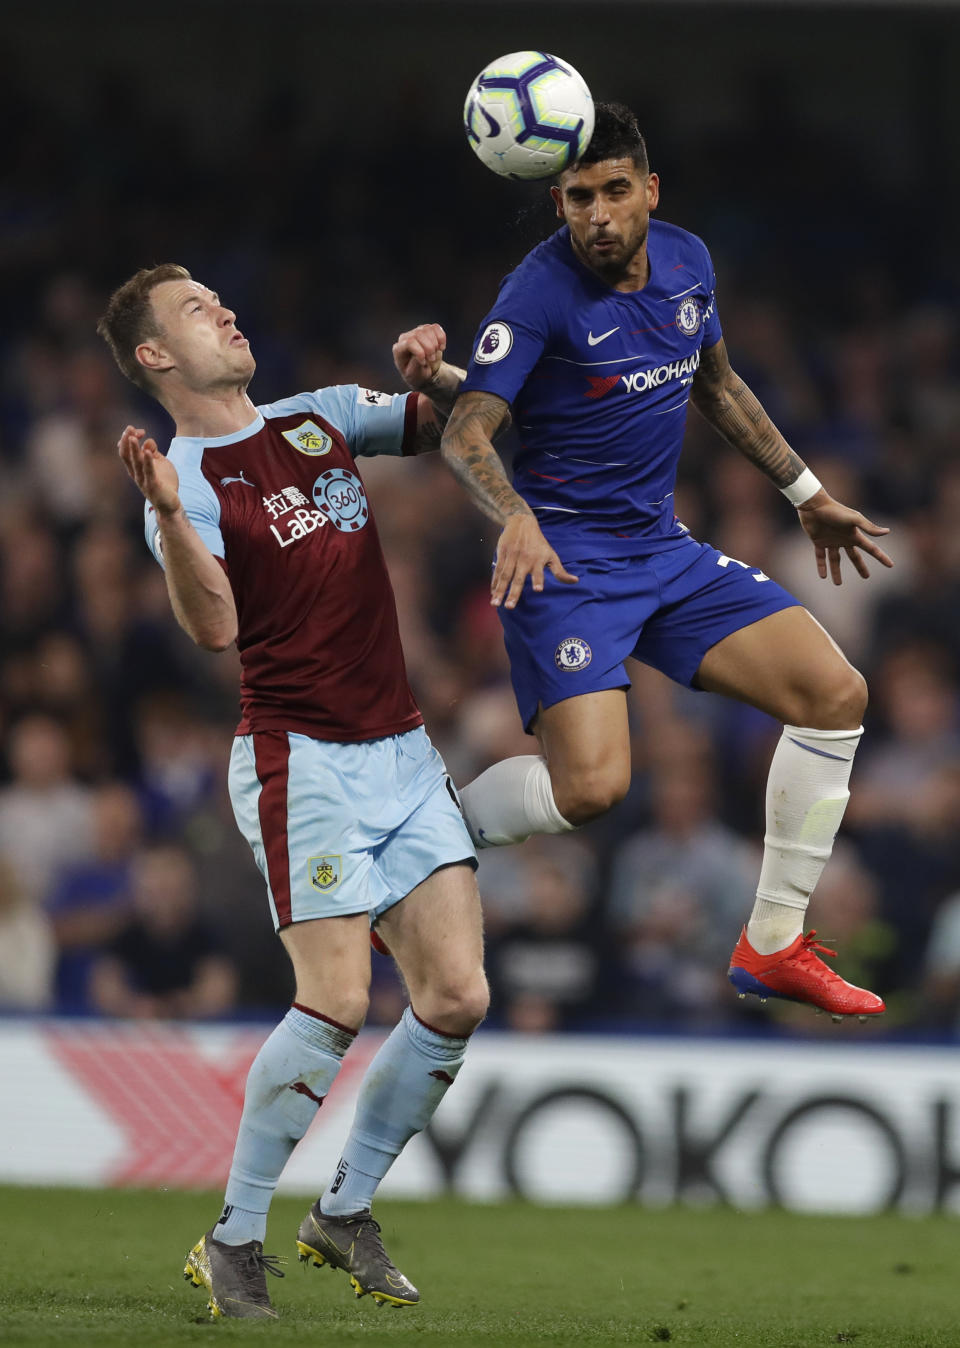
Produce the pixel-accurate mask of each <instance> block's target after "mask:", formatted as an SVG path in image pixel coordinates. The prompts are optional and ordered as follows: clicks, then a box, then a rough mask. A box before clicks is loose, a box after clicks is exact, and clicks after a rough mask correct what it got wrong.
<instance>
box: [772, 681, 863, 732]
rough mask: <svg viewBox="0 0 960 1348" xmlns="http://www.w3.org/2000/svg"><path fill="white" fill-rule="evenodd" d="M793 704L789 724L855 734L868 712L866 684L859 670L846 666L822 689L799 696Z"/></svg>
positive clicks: (798, 694) (797, 695)
mask: <svg viewBox="0 0 960 1348" xmlns="http://www.w3.org/2000/svg"><path fill="white" fill-rule="evenodd" d="M793 702H794V706H793V708H792V710H791V715H790V717H789V720H788V724H791V725H799V726H808V727H809V728H810V729H811V730H856V728H857V727H858V726H859V725H861V724H862V723H863V717H864V713H865V712H866V710H867V683H866V680H865V679H864V677H863V675H862V674H861V673H860V672H859V671H858V670H856V669H854V668H853V666H852V665H846V666H845V667H844V668H842V669H841V670H840V671H838V672H837V673H836V674H835V675H834V677H833V678H831V679H830V681H829V682H828V683H826V684H825V685H824V686H823V687H821V688H818V689H816V690H811V691H809V692H803V693H800V692H798V693H797V694H796V695H795V697H794V699H793ZM793 713H796V714H795V715H794V714H793ZM798 718H800V719H798Z"/></svg>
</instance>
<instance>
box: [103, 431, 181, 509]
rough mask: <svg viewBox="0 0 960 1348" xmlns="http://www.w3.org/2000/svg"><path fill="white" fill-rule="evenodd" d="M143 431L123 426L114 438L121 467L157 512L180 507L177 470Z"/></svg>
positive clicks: (154, 441)
mask: <svg viewBox="0 0 960 1348" xmlns="http://www.w3.org/2000/svg"><path fill="white" fill-rule="evenodd" d="M145 435H146V431H144V430H138V429H137V428H136V427H134V426H127V427H126V429H125V430H124V432H123V434H122V435H121V437H120V439H119V441H118V442H117V449H118V450H119V451H120V457H121V459H123V463H124V467H125V468H126V470H127V472H128V473H129V474H130V476H131V477H132V478H133V480H134V482H135V483H136V484H137V486H138V487H139V488H140V490H141V491H142V492H143V494H144V496H145V497H146V498H147V500H148V501H149V502H150V504H151V505H152V506H153V508H154V510H155V511H156V512H157V514H158V515H172V514H173V513H174V512H175V511H177V510H179V509H180V495H179V489H180V478H179V477H178V476H177V470H176V468H175V467H174V466H173V464H172V463H171V462H170V460H169V459H168V458H166V457H165V456H164V455H163V454H161V453H160V451H159V449H157V442H156V440H146V439H144V436H145Z"/></svg>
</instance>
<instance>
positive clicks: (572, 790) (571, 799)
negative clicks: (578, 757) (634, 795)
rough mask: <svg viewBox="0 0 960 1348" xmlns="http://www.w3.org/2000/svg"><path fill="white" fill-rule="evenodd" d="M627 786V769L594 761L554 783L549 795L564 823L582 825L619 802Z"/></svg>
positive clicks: (628, 775) (628, 785)
mask: <svg viewBox="0 0 960 1348" xmlns="http://www.w3.org/2000/svg"><path fill="white" fill-rule="evenodd" d="M629 789H630V771H629V768H623V767H620V766H618V765H616V764H614V765H607V764H597V765H596V766H595V767H591V768H589V769H587V770H586V771H582V772H577V773H576V774H567V775H566V776H565V777H564V778H562V779H561V780H560V781H559V782H554V783H553V798H554V800H555V801H556V804H557V809H558V810H559V811H560V813H561V814H562V815H563V817H564V819H566V821H567V823H568V824H586V823H589V821H590V820H591V819H596V818H598V816H599V815H601V814H606V812H607V810H610V809H612V808H613V806H614V805H617V804H619V803H620V801H621V800H623V798H624V796H625V795H626V794H627V792H628V790H629Z"/></svg>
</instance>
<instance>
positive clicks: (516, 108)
mask: <svg viewBox="0 0 960 1348" xmlns="http://www.w3.org/2000/svg"><path fill="white" fill-rule="evenodd" d="M463 125H464V129H465V130H466V133H467V140H468V141H469V142H470V145H471V146H472V147H473V150H474V153H475V154H476V156H477V158H478V159H479V160H480V162H481V163H483V164H486V166H487V168H489V169H493V171H494V173H499V174H501V175H502V176H503V177H505V178H550V177H552V176H553V175H554V174H556V173H561V172H562V171H563V170H564V169H565V168H566V167H567V165H568V164H573V163H575V162H576V161H577V160H578V159H579V158H580V156H581V155H582V154H583V152H584V150H586V148H587V146H588V145H589V143H590V137H591V136H592V135H593V98H592V96H591V94H590V90H589V89H588V88H587V86H586V83H585V81H584V79H583V76H582V75H580V74H579V73H578V72H577V71H576V70H574V68H573V66H572V65H569V64H568V63H567V62H566V61H559V60H558V59H557V58H556V57H555V56H550V55H549V54H548V53H547V52H545V51H515V52H511V53H510V54H509V55H508V56H501V57H500V59H499V60H498V61H493V62H491V64H490V65H488V66H486V67H485V69H483V70H481V72H480V74H479V75H478V76H477V78H476V79H475V80H474V81H473V84H471V86H470V92H469V93H468V94H467V101H466V103H465V104H464V105H463Z"/></svg>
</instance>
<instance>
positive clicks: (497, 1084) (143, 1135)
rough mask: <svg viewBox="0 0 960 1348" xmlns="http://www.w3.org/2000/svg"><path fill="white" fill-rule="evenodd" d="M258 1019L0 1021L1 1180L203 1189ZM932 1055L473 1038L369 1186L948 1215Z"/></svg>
mask: <svg viewBox="0 0 960 1348" xmlns="http://www.w3.org/2000/svg"><path fill="white" fill-rule="evenodd" d="M270 1028H271V1027H269V1026H258V1027H255V1028H253V1027H233V1026H230V1027H228V1026H215V1027H214V1026H203V1027H200V1026H182V1025H166V1024H162V1025H154V1024H150V1025H139V1024H120V1023H103V1022H70V1021H36V1022H29V1021H8V1022H0V1083H2V1086H0V1182H6V1183H22V1184H80V1185H105V1186H106V1185H145V1186H169V1187H176V1188H213V1189H219V1188H221V1187H222V1185H223V1183H224V1181H225V1179H226V1174H227V1170H228V1168H229V1164H230V1155H231V1152H232V1148H233V1140H234V1135H235V1132H236V1127H237V1123H238V1121H239V1118H240V1111H241V1107H242V1101H243V1086H244V1080H245V1077H246V1073H247V1069H248V1067H249V1065H250V1063H251V1062H252V1060H253V1058H254V1056H255V1055H256V1053H257V1050H258V1049H259V1047H260V1044H261V1043H262V1042H263V1040H264V1038H265V1037H266V1035H267V1034H268V1033H269V1031H270ZM381 1041H382V1035H380V1034H377V1033H365V1034H362V1035H361V1036H359V1038H358V1040H357V1042H356V1043H355V1044H354V1046H353V1047H352V1048H351V1050H350V1052H349V1054H348V1055H347V1058H346V1060H345V1063H344V1067H343V1070H342V1071H341V1073H340V1076H339V1077H338V1079H337V1082H336V1084H335V1086H334V1089H333V1091H332V1092H331V1094H330V1096H329V1098H328V1099H327V1100H326V1101H325V1102H324V1104H323V1107H322V1108H321V1109H319V1110H318V1112H317V1118H316V1120H315V1122H314V1124H313V1125H312V1126H311V1128H310V1131H309V1132H308V1134H307V1136H306V1137H305V1138H304V1139H303V1141H302V1142H301V1143H300V1145H299V1146H298V1147H297V1149H296V1151H295V1152H294V1155H293V1157H292V1158H291V1161H290V1164H289V1165H288V1167H287V1170H286V1171H285V1173H284V1176H283V1179H282V1181H281V1188H282V1189H283V1190H285V1191H288V1192H295V1193H303V1194H310V1195H315V1194H316V1192H317V1191H318V1189H320V1188H322V1187H323V1185H324V1184H325V1183H326V1180H327V1177H328V1176H329V1174H330V1173H331V1171H332V1170H333V1168H334V1166H335V1164H336V1161H337V1158H338V1156H339V1153H340V1148H341V1145H342V1143H343V1139H344V1138H345V1136H346V1134H347V1132H348V1130H349V1127H350V1122H351V1119H352V1115H353V1108H354V1103H355V1100H356V1093H357V1089H358V1087H359V1084H360V1080H361V1078H362V1076H363V1073H364V1071H365V1070H366V1068H367V1065H368V1064H369V1062H370V1060H371V1058H372V1057H373V1055H374V1053H375V1052H376V1050H377V1048H378V1047H379V1044H380V1043H381ZM957 1068H958V1058H957V1053H956V1051H954V1050H951V1049H946V1048H944V1049H934V1048H916V1047H909V1048H907V1047H904V1048H890V1047H882V1046H875V1045H872V1044H863V1045H858V1044H841V1045H830V1044H824V1043H817V1044H808V1043H804V1044H783V1043H753V1042H748V1041H723V1040H719V1041H713V1040H692V1039H644V1038H638V1039H626V1038H599V1037H591V1038H587V1037H579V1036H577V1037H573V1036H571V1037H553V1036H547V1037H543V1038H537V1037H529V1036H519V1035H506V1034H494V1033H489V1034H487V1033H480V1034H479V1035H477V1036H476V1038H475V1040H474V1043H473V1044H472V1045H471V1048H470V1052H469V1054H468V1055H467V1063H466V1066H465V1067H464V1069H463V1071H462V1072H461V1074H460V1076H459V1079H458V1081H457V1083H456V1085H455V1087H454V1088H453V1089H452V1090H451V1091H450V1092H449V1094H448V1096H447V1097H446V1099H445V1100H444V1102H443V1104H442V1105H441V1107H440V1109H439V1110H438V1112H437V1116H436V1118H435V1120H434V1122H433V1123H432V1125H431V1127H430V1129H429V1130H428V1131H427V1132H426V1133H425V1134H423V1135H422V1136H421V1137H418V1138H415V1139H414V1140H413V1142H411V1144H410V1145H409V1147H408V1148H407V1149H406V1150H405V1152H404V1153H403V1155H402V1156H401V1157H400V1159H399V1160H398V1161H397V1163H396V1165H395V1166H394V1168H393V1170H392V1171H391V1173H390V1175H388V1177H387V1179H386V1181H385V1183H384V1186H383V1193H384V1194H392V1195H394V1196H411V1197H430V1196H433V1195H436V1194H440V1193H443V1192H454V1193H458V1194H461V1195H463V1196H466V1197H473V1198H481V1199H495V1198H499V1197H504V1196H507V1195H509V1194H521V1195H524V1196H526V1197H529V1198H532V1199H536V1200H542V1201H547V1202H588V1203H603V1202H617V1201H623V1200H624V1199H632V1198H635V1199H639V1200H642V1201H644V1202H648V1203H669V1202H674V1201H689V1202H711V1201H721V1200H722V1201H725V1202H729V1203H733V1204H736V1205H737V1206H740V1207H760V1206H763V1205H765V1204H768V1203H782V1204H783V1205H784V1206H785V1207H788V1208H792V1209H795V1210H803V1211H835V1212H872V1211H879V1210H882V1209H884V1208H898V1209H901V1210H904V1211H931V1210H935V1209H938V1208H943V1209H948V1210H958V1209H960V1072H958V1070H957Z"/></svg>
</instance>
